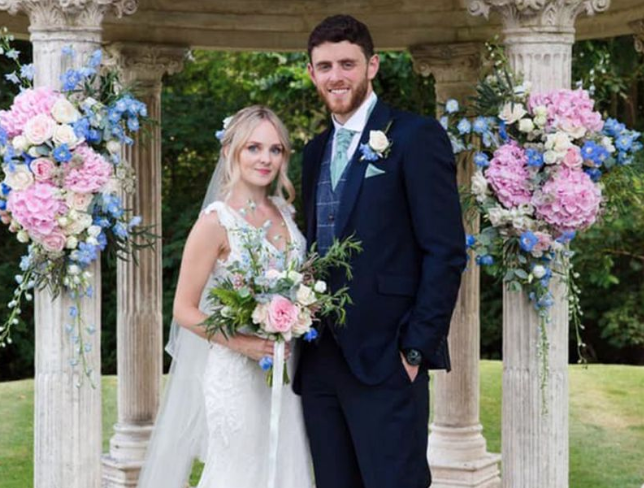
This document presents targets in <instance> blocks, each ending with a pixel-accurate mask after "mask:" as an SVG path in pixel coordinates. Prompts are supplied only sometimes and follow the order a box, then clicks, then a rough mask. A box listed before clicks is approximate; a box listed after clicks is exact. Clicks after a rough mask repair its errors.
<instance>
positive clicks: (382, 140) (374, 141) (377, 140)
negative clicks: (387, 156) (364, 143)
mask: <svg viewBox="0 0 644 488" xmlns="http://www.w3.org/2000/svg"><path fill="white" fill-rule="evenodd" d="M369 146H370V147H371V149H373V150H374V151H376V152H377V153H381V152H383V151H384V150H386V149H387V148H388V147H389V139H387V135H386V134H385V133H384V132H382V131H381V130H372V131H371V132H369Z"/></svg>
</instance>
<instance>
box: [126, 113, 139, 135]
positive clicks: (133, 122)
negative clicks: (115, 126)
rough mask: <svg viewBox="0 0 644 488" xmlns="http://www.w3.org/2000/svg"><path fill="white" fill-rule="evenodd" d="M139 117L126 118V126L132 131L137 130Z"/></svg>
mask: <svg viewBox="0 0 644 488" xmlns="http://www.w3.org/2000/svg"><path fill="white" fill-rule="evenodd" d="M139 127H140V126H139V119H137V118H135V117H130V118H129V119H127V128H128V129H130V130H131V131H132V132H136V131H137V130H139Z"/></svg>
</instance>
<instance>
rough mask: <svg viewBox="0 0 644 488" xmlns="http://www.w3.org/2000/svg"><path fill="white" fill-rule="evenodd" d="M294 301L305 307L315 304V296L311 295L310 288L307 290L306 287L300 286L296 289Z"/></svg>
mask: <svg viewBox="0 0 644 488" xmlns="http://www.w3.org/2000/svg"><path fill="white" fill-rule="evenodd" d="M295 299H296V300H297V301H298V303H300V304H301V305H304V306H305V307H306V306H308V305H312V304H313V303H315V294H314V293H313V290H311V288H309V287H308V286H305V285H300V287H299V288H298V289H297V292H296V293H295Z"/></svg>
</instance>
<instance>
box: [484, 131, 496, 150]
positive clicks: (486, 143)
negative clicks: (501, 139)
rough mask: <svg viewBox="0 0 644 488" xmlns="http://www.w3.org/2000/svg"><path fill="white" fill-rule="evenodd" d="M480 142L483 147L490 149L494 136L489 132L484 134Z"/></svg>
mask: <svg viewBox="0 0 644 488" xmlns="http://www.w3.org/2000/svg"><path fill="white" fill-rule="evenodd" d="M482 140H483V145H484V146H485V147H490V146H491V145H492V144H494V136H493V135H492V133H491V132H486V133H485V134H483V139H482Z"/></svg>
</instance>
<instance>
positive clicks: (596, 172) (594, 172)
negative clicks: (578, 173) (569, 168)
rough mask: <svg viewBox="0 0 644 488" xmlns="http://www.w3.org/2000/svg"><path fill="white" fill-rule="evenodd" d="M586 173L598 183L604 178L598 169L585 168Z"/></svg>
mask: <svg viewBox="0 0 644 488" xmlns="http://www.w3.org/2000/svg"><path fill="white" fill-rule="evenodd" d="M584 173H586V174H587V175H588V176H590V179H591V180H593V181H594V182H598V181H599V180H600V178H601V177H602V172H601V170H600V169H597V168H584Z"/></svg>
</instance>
